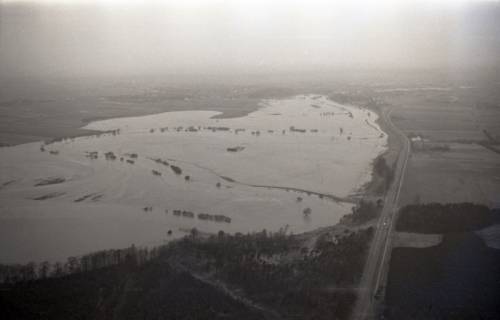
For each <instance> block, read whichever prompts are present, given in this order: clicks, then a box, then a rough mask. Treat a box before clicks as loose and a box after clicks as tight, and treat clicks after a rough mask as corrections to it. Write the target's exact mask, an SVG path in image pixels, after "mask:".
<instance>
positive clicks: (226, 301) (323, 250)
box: [0, 228, 373, 319]
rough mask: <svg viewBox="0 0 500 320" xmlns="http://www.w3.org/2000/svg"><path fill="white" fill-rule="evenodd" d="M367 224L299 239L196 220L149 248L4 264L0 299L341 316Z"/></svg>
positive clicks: (49, 309) (0, 305)
mask: <svg viewBox="0 0 500 320" xmlns="http://www.w3.org/2000/svg"><path fill="white" fill-rule="evenodd" d="M372 234H373V229H372V228H368V229H364V230H363V229H362V230H359V231H357V232H347V233H345V234H343V235H342V236H335V237H331V235H330V234H328V233H326V234H324V235H322V236H319V238H318V240H317V243H316V245H314V246H313V247H303V246H304V241H303V240H301V238H300V237H298V236H292V235H288V234H286V232H284V231H283V232H278V233H274V234H270V233H267V232H266V231H262V232H259V233H254V234H247V235H243V234H239V233H237V234H235V235H228V234H225V233H224V232H222V231H220V232H219V233H218V234H217V235H213V236H209V237H208V238H207V237H202V236H201V235H200V234H199V233H198V232H197V231H196V230H193V232H191V234H190V235H189V236H186V237H185V238H184V239H182V240H179V241H174V242H171V243H170V244H167V245H164V246H161V247H158V248H153V249H146V248H141V249H139V248H135V247H130V248H127V249H124V250H106V251H100V252H97V253H94V254H91V255H86V256H82V257H79V258H69V259H68V261H67V262H66V263H64V264H60V263H58V264H50V263H48V262H45V263H42V264H38V265H37V264H34V263H31V264H28V265H24V266H20V265H18V266H2V267H1V268H0V274H1V276H0V279H2V281H3V284H1V285H0V309H1V310H2V313H3V314H2V315H3V317H4V319H40V318H47V319H75V318H78V319H96V318H112V317H113V316H114V317H117V318H119V319H202V318H203V319H216V318H217V319H218V318H231V319H262V318H267V316H268V315H272V317H276V316H278V317H283V318H286V319H288V318H294V317H296V318H300V319H346V318H348V316H349V314H350V310H351V308H352V306H353V303H354V300H355V292H354V290H349V289H345V288H349V287H353V286H354V285H355V284H356V283H357V282H358V280H359V278H360V276H361V272H362V269H363V265H364V261H365V255H366V251H367V249H368V241H369V240H370V238H371V237H372ZM204 279H209V280H204ZM219 282H222V283H225V284H226V286H225V287H219V286H214V285H213V284H214V283H219ZM335 287H342V290H335ZM221 288H226V289H225V290H223V289H221ZM233 289H238V290H233ZM227 290H229V291H231V292H233V293H234V292H238V294H236V295H235V294H233V295H231V296H229V295H228V294H227V293H225V292H224V291H227ZM238 295H240V296H241V295H243V296H244V299H243V298H238ZM248 299H249V300H248ZM242 301H243V302H242ZM244 301H250V303H248V302H247V303H244ZM256 305H258V306H259V308H256V307H255V306H256Z"/></svg>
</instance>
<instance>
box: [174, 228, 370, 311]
mask: <svg viewBox="0 0 500 320" xmlns="http://www.w3.org/2000/svg"><path fill="white" fill-rule="evenodd" d="M372 233H373V229H372V228H368V229H364V230H360V231H358V232H355V233H354V232H352V233H347V234H345V235H344V236H342V237H336V238H334V239H330V238H329V237H328V236H325V237H320V239H319V240H318V242H317V244H316V246H315V247H314V248H312V250H309V249H308V248H302V247H301V246H302V243H301V242H300V241H298V240H297V238H296V237H293V236H290V235H286V234H285V233H283V232H281V233H276V234H268V233H267V232H265V231H263V232H260V233H255V234H248V235H242V234H236V235H226V234H224V233H223V232H220V233H219V235H218V236H212V237H211V238H209V239H208V240H198V239H197V238H196V237H190V238H185V239H184V240H182V241H180V242H177V243H175V244H174V245H173V248H172V249H171V252H170V254H171V255H172V259H173V260H175V261H180V263H183V264H185V265H189V266H190V268H192V269H194V270H196V271H197V272H200V273H209V274H214V275H215V277H216V278H217V279H221V280H222V281H224V282H225V283H228V284H230V285H231V286H233V287H235V288H237V289H241V290H243V292H244V293H245V295H246V296H247V297H249V298H250V299H251V300H252V301H256V302H258V303H260V304H262V305H264V306H265V307H267V308H270V309H272V310H276V311H277V312H278V313H279V314H281V315H283V316H284V317H285V318H290V317H298V318H301V319H302V318H311V319H313V318H316V319H332V318H337V319H345V318H347V317H348V316H349V313H350V310H351V307H352V305H353V302H354V300H355V293H354V292H353V291H350V290H343V291H335V290H330V289H331V288H334V287H336V286H341V287H349V286H353V285H355V284H356V283H357V282H358V280H359V278H360V276H361V273H362V269H363V265H364V261H365V260H364V259H365V254H366V252H367V248H368V245H367V244H368V241H369V240H370V239H371V236H372ZM294 252H296V253H298V252H300V254H297V256H295V258H292V257H291V256H293V255H294V254H293V253H294Z"/></svg>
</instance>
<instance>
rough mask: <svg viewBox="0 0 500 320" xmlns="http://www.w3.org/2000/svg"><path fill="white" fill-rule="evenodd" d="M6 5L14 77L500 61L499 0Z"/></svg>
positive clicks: (2, 25) (0, 34)
mask: <svg viewBox="0 0 500 320" xmlns="http://www.w3.org/2000/svg"><path fill="white" fill-rule="evenodd" d="M0 2H1V5H0V73H2V74H3V75H5V74H9V75H32V74H36V75H61V74H62V75H92V74H104V75H106V74H122V73H123V74H127V73H132V74H145V73H163V72H194V73H196V72H241V71H245V72H261V71H280V70H292V71H293V70H310V69H318V68H319V69H328V68H338V67H342V68H351V67H355V68H365V67H370V68H372V67H381V68H413V67H417V68H420V67H440V68H443V67H445V68H456V67H463V66H498V65H500V4H499V3H498V2H496V1H487V2H486V1H453V0H448V1H446V0H444V1H439V0H435V1H401V0H400V1H396V0H385V1H380V0H378V1H375V0H371V1H369V0H368V1H332V0H329V1H317V0H307V1H293V0H282V1H273V0H265V1H264V0H233V1H222V0H219V1H218V0H179V1H133V0H125V1H120V0H107V1H99V0H87V1H85V0H77V1H71V0H66V1H64V0H59V1H57V0H52V1H51V0H39V1H5V0H4V1H2V0H0Z"/></svg>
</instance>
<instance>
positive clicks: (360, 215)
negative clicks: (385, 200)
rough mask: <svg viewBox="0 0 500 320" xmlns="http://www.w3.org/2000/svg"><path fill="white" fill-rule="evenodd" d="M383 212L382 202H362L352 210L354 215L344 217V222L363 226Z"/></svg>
mask: <svg viewBox="0 0 500 320" xmlns="http://www.w3.org/2000/svg"><path fill="white" fill-rule="evenodd" d="M381 210H382V200H379V201H377V203H373V202H371V201H365V200H361V201H360V202H359V204H358V205H356V206H355V207H353V208H352V213H351V214H348V215H345V216H343V217H342V222H349V223H354V224H362V223H365V222H367V221H370V220H372V219H374V218H376V217H378V215H379V214H380V211H381Z"/></svg>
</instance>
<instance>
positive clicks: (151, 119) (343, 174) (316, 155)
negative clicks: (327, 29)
mask: <svg viewBox="0 0 500 320" xmlns="http://www.w3.org/2000/svg"><path fill="white" fill-rule="evenodd" d="M218 116H220V113H219V112H211V111H182V112H167V113H161V114H156V115H148V116H142V117H133V118H118V119H110V120H103V121H97V122H93V123H90V124H89V125H87V126H86V127H85V128H84V129H89V130H98V131H102V132H103V133H102V134H99V135H96V136H86V137H80V138H72V139H63V140H61V141H57V142H53V143H48V144H45V143H29V144H23V145H19V146H15V147H7V148H2V149H0V159H1V161H0V170H1V171H0V203H1V204H0V212H1V214H0V243H1V245H0V261H1V262H26V261H28V260H39V261H41V260H45V259H48V260H56V259H64V258H66V257H67V256H70V255H79V254H83V253H86V252H89V251H95V250H98V249H105V248H116V247H125V246H129V245H130V244H132V243H134V244H135V245H155V244H159V243H161V242H163V241H168V240H170V239H174V238H176V237H180V236H183V235H185V234H187V233H189V232H191V230H192V229H193V228H196V229H197V230H198V231H200V232H209V233H216V232H218V231H219V230H223V231H224V232H231V233H235V232H242V233H246V232H251V231H257V230H262V229H267V230H268V231H278V230H280V229H286V230H287V231H288V232H293V233H298V232H304V231H309V230H313V229H315V228H318V227H321V226H326V225H333V224H335V223H337V222H338V221H339V220H340V218H341V217H342V216H343V215H345V214H347V213H349V212H350V211H351V208H352V206H353V197H354V195H356V194H358V193H359V192H360V191H361V188H362V186H363V185H364V184H365V183H367V182H369V181H370V178H371V171H372V168H371V163H372V161H373V159H374V158H375V157H377V156H378V155H379V154H381V153H382V152H384V150H385V149H386V144H387V137H386V134H385V133H384V132H382V131H381V130H380V128H379V126H378V125H377V124H376V120H377V115H376V114H374V113H373V112H371V111H369V110H366V109H362V108H358V107H352V106H346V105H340V104H337V103H335V102H333V101H330V100H328V99H327V98H326V97H324V96H315V95H305V96H296V97H293V98H288V99H283V100H264V101H262V102H261V105H260V109H258V110H257V111H255V112H252V113H250V114H248V115H247V116H244V117H239V118H231V119H224V118H220V117H218Z"/></svg>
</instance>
